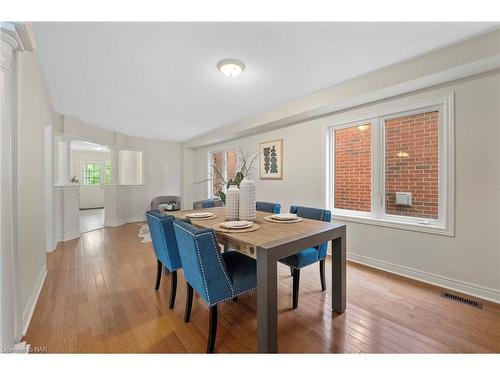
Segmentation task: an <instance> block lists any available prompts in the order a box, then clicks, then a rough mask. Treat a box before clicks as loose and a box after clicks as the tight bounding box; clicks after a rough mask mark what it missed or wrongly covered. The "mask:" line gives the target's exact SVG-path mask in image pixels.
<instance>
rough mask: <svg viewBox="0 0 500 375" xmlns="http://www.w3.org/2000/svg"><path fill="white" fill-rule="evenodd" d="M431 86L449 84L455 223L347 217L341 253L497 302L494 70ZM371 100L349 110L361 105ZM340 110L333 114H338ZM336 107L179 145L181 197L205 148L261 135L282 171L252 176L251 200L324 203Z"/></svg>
mask: <svg viewBox="0 0 500 375" xmlns="http://www.w3.org/2000/svg"><path fill="white" fill-rule="evenodd" d="M425 91H426V92H432V93H449V92H450V91H454V92H455V112H456V113H455V126H456V128H455V133H456V134H455V137H456V143H455V147H456V149H455V150H456V160H455V165H456V184H455V186H456V191H455V194H456V205H455V217H456V226H455V233H456V235H455V236H454V237H446V236H440V235H434V234H426V233H418V232H413V231H408V230H400V229H392V228H384V227H379V226H374V225H366V224H355V223H348V229H347V233H348V245H347V246H348V248H347V249H348V253H349V256H350V258H351V259H355V260H356V261H361V262H365V263H368V264H371V265H374V266H377V267H381V268H384V269H388V270H391V271H394V272H399V273H402V274H406V275H408V276H412V277H415V278H419V279H422V280H426V281H429V282H433V283H437V284H441V285H444V286H448V287H450V288H454V289H459V290H462V291H465V292H467V293H470V294H476V295H478V296H482V297H484V298H488V299H493V300H497V301H498V302H500V234H499V233H500V231H499V228H500V195H499V194H498V191H499V189H500V130H499V129H500V128H499V123H500V106H499V105H498V98H499V97H500V73H499V72H498V71H496V72H493V73H490V74H484V75H481V76H477V77H473V78H470V79H466V80H461V81H457V82H455V83H452V84H448V85H444V86H442V87H440V88H438V89H432V90H425ZM369 109H370V106H365V107H363V108H361V109H356V110H351V111H350V112H353V114H354V113H355V111H358V112H360V113H361V112H362V111H364V110H369ZM345 113H346V112H345V111H344V112H343V113H342V114H340V115H345ZM337 116H339V115H337ZM330 119H335V115H332V116H328V117H325V118H321V119H317V120H314V121H306V122H303V123H301V124H298V125H294V126H289V127H286V128H283V129H279V130H274V131H270V132H265V133H262V134H258V135H254V136H250V137H244V138H239V139H237V140H234V141H229V142H224V143H220V144H216V145H213V146H210V147H203V148H199V149H196V150H195V151H192V150H185V151H184V153H183V155H184V163H185V167H184V169H185V171H186V172H185V173H186V175H188V176H190V178H188V177H185V178H184V179H185V181H184V193H185V194H186V195H187V198H186V203H187V204H191V202H192V201H194V200H198V199H203V198H206V197H207V194H208V184H202V185H193V184H192V182H193V181H199V180H203V179H205V178H207V172H208V169H207V168H208V159H207V158H208V152H209V151H210V150H212V149H217V148H221V147H226V146H230V145H241V146H242V147H243V148H244V149H246V150H248V151H257V150H258V144H259V143H260V142H263V141H267V140H272V139H277V138H283V142H284V166H283V170H284V177H283V180H281V181H279V180H278V181H274V180H259V179H258V173H257V176H256V179H255V180H256V184H257V198H258V200H267V201H276V202H280V203H281V204H282V205H283V210H288V208H289V205H290V204H292V203H294V204H300V205H306V206H315V207H325V206H326V168H325V160H326V155H325V143H326V141H325V138H324V129H323V127H322V124H327V123H328V121H329V120H330Z"/></svg>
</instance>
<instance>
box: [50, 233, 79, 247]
mask: <svg viewBox="0 0 500 375" xmlns="http://www.w3.org/2000/svg"><path fill="white" fill-rule="evenodd" d="M80 235H81V233H80V232H73V233H65V234H64V235H63V238H62V239H61V241H69V240H74V239H75V238H78V237H80ZM56 246H57V245H56Z"/></svg>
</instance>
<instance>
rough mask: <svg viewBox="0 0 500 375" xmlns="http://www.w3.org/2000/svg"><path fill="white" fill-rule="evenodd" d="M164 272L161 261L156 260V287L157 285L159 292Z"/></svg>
mask: <svg viewBox="0 0 500 375" xmlns="http://www.w3.org/2000/svg"><path fill="white" fill-rule="evenodd" d="M162 271H163V264H162V263H161V262H160V260H159V259H156V285H155V289H156V290H158V288H159V287H160V281H161V273H162Z"/></svg>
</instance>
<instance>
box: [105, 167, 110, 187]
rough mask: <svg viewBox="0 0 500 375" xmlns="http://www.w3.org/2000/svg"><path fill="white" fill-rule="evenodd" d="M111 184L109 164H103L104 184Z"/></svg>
mask: <svg viewBox="0 0 500 375" xmlns="http://www.w3.org/2000/svg"><path fill="white" fill-rule="evenodd" d="M110 183H111V162H110V161H106V162H104V184H105V185H109V184H110Z"/></svg>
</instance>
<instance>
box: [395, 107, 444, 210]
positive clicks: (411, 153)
mask: <svg viewBox="0 0 500 375" xmlns="http://www.w3.org/2000/svg"><path fill="white" fill-rule="evenodd" d="M438 118H439V116H438V112H437V111H435V112H428V113H422V114H418V115H411V116H406V117H400V118H395V119H391V120H386V121H385V194H386V213H387V214H393V215H402V216H413V217H422V218H431V219H437V218H438V202H439V184H438V182H439V181H438V174H439V161H438V147H439V146H438V137H439V134H438V133H439V126H438V121H439V119H438ZM396 192H411V193H412V200H413V202H412V206H411V207H404V206H398V205H396Z"/></svg>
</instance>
